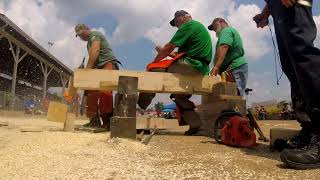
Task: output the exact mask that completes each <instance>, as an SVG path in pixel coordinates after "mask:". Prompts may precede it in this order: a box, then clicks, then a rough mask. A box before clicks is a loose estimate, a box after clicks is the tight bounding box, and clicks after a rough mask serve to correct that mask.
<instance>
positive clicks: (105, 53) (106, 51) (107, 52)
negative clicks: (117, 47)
mask: <svg viewBox="0 0 320 180" xmlns="http://www.w3.org/2000/svg"><path fill="white" fill-rule="evenodd" d="M94 41H99V42H100V51H99V57H98V60H97V61H96V67H97V68H102V67H103V66H104V65H105V64H106V63H107V62H110V61H113V60H116V57H115V56H114V55H113V52H112V49H111V47H110V44H109V43H108V41H107V40H106V38H105V37H104V35H103V34H102V33H100V32H98V31H91V32H90V34H89V40H88V44H87V49H88V51H89V50H90V47H91V45H92V43H93V42H94Z"/></svg>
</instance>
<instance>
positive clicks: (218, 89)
mask: <svg viewBox="0 0 320 180" xmlns="http://www.w3.org/2000/svg"><path fill="white" fill-rule="evenodd" d="M239 98H240V96H238V89H237V85H236V84H235V83H230V82H226V83H218V84H215V85H214V86H213V88H212V93H210V94H206V95H202V98H201V103H202V104H207V103H211V102H216V101H218V100H222V99H239Z"/></svg>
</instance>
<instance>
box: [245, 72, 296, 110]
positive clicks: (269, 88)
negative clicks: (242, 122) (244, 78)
mask: <svg viewBox="0 0 320 180" xmlns="http://www.w3.org/2000/svg"><path fill="white" fill-rule="evenodd" d="M247 87H248V88H251V89H253V92H252V93H250V95H249V97H248V100H249V101H248V104H249V105H251V103H252V102H261V101H266V100H270V99H276V100H277V101H280V100H290V93H291V92H290V84H289V82H288V80H287V78H286V77H285V75H283V77H282V79H281V80H280V82H279V85H277V84H276V77H275V75H274V73H272V72H261V73H259V74H258V73H252V72H251V73H249V79H248V84H247Z"/></svg>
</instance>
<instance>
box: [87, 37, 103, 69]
mask: <svg viewBox="0 0 320 180" xmlns="http://www.w3.org/2000/svg"><path fill="white" fill-rule="evenodd" d="M99 53H100V41H93V42H92V45H91V47H90V50H89V60H88V64H87V67H86V69H93V68H94V66H95V64H96V61H97V59H98V57H99Z"/></svg>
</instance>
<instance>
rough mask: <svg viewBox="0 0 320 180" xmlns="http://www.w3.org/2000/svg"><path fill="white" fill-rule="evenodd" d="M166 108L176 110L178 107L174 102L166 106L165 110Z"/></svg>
mask: <svg viewBox="0 0 320 180" xmlns="http://www.w3.org/2000/svg"><path fill="white" fill-rule="evenodd" d="M165 109H171V110H175V109H176V103H172V104H169V105H166V106H164V107H163V110H165Z"/></svg>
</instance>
